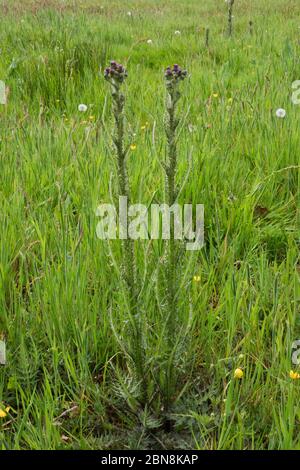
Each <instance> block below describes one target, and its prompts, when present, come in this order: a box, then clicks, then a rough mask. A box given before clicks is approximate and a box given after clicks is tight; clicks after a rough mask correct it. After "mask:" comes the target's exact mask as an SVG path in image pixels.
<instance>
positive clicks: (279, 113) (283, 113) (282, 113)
mask: <svg viewBox="0 0 300 470" xmlns="http://www.w3.org/2000/svg"><path fill="white" fill-rule="evenodd" d="M276 116H277V117H278V118H280V119H283V118H285V116H286V110H285V109H282V108H279V109H277V111H276Z"/></svg>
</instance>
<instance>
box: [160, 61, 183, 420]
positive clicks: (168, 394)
mask: <svg viewBox="0 0 300 470" xmlns="http://www.w3.org/2000/svg"><path fill="white" fill-rule="evenodd" d="M186 76H187V72H186V71H185V70H184V71H182V70H181V68H180V67H179V66H178V65H177V64H175V65H174V66H173V68H171V67H168V68H167V69H166V71H165V79H166V89H167V101H166V110H167V113H166V114H167V115H166V125H165V131H166V136H167V163H166V164H165V165H164V169H165V174H166V183H165V193H166V200H167V203H168V205H169V209H170V208H171V207H172V206H173V204H174V203H175V202H176V199H177V192H178V191H177V185H176V171H177V144H176V130H177V127H178V124H179V119H178V118H177V116H176V106H177V102H178V100H179V99H180V92H179V84H180V82H181V81H182V80H184V79H185V78H186ZM166 276H167V281H166V305H167V346H168V354H172V349H173V344H172V338H173V335H174V321H175V320H176V315H177V302H176V290H177V287H176V246H175V228H174V215H173V212H172V211H170V240H169V242H168V254H167V267H166ZM173 369H174V368H173V367H172V364H169V367H168V368H167V372H166V384H165V385H166V386H165V413H166V415H168V413H169V409H170V405H171V400H172V391H173V383H174V375H173V374H174V370H173Z"/></svg>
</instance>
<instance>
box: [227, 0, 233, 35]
mask: <svg viewBox="0 0 300 470" xmlns="http://www.w3.org/2000/svg"><path fill="white" fill-rule="evenodd" d="M233 5H234V0H228V35H229V36H232V31H233V14H232V13H233Z"/></svg>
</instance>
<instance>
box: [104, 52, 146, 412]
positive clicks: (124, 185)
mask: <svg viewBox="0 0 300 470" xmlns="http://www.w3.org/2000/svg"><path fill="white" fill-rule="evenodd" d="M104 77H105V79H106V80H107V81H109V83H110V84H111V87H112V99H113V115H114V120H115V129H114V137H113V142H114V145H115V149H116V161H117V171H118V185H119V196H121V197H126V198H127V199H126V200H127V211H128V206H129V204H130V185H129V178H128V173H127V166H126V156H127V152H128V149H127V148H126V147H125V143H124V142H125V125H124V106H125V96H124V94H123V93H122V91H121V87H122V84H123V82H124V81H125V79H126V78H127V71H126V70H125V68H124V67H123V66H122V65H121V64H118V63H117V62H115V61H112V62H111V63H110V67H108V68H106V69H105V73H104ZM120 224H122V220H120ZM120 228H121V227H120ZM122 231H123V233H125V234H126V236H125V237H124V239H122V267H121V274H122V277H123V280H124V281H125V285H126V288H127V291H128V300H129V302H128V304H129V310H130V315H131V319H130V320H131V331H130V336H131V338H130V339H131V349H132V350H131V351H130V354H131V357H132V359H133V362H134V364H135V368H136V373H137V376H138V379H139V381H140V383H141V388H142V397H141V401H143V402H144V403H145V401H146V384H145V374H144V350H143V344H142V335H141V328H140V321H139V319H138V289H137V273H136V261H135V253H134V241H133V240H131V239H129V238H128V233H127V232H128V227H127V223H126V225H123V226H122Z"/></svg>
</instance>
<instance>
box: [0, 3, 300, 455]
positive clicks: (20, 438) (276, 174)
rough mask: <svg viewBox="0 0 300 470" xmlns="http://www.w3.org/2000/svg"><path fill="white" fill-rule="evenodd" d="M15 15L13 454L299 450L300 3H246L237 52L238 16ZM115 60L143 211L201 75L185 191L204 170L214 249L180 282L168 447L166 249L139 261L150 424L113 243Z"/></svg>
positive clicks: (1, 269)
mask: <svg viewBox="0 0 300 470" xmlns="http://www.w3.org/2000/svg"><path fill="white" fill-rule="evenodd" d="M2 3H3V11H4V12H5V14H4V16H2V17H1V29H0V44H1V54H0V79H2V80H4V81H5V82H6V84H7V85H8V86H9V87H10V95H9V102H8V105H7V107H5V106H3V105H0V208H1V211H0V227H1V235H0V334H2V335H3V336H4V337H5V338H6V343H7V365H6V366H1V368H0V403H1V404H2V405H3V406H10V407H11V410H10V412H9V415H8V416H7V417H6V418H3V419H0V447H1V448H2V449H77V448H80V449H110V448H119V449H129V448H183V447H184V448H197V449H300V437H299V436H300V434H299V430H300V409H299V390H300V389H299V385H300V383H299V381H297V380H295V381H293V380H291V379H290V378H289V371H290V369H296V370H297V368H296V367H295V366H293V365H292V364H291V345H292V342H293V341H294V340H296V339H298V338H300V322H299V313H300V309H299V301H300V285H299V271H300V261H299V229H300V226H299V202H300V197H299V183H300V173H299V151H300V107H299V106H295V105H293V104H292V102H291V94H292V87H291V85H292V82H293V81H294V80H297V79H300V58H299V57H300V55H299V53H300V29H299V27H300V23H299V14H300V5H299V2H298V1H296V0H264V1H263V2H262V1H261V0H253V1H251V2H249V1H246V0H236V2H235V8H234V34H233V37H232V38H231V39H229V38H228V37H226V30H227V11H226V4H225V2H224V1H222V0H206V1H204V0H203V1H202V0H201V1H200V0H185V1H179V0H165V1H158V0H136V1H126V2H125V1H122V0H114V1H109V0H101V1H100V0H88V1H86V2H80V1H71V0H66V1H64V2H63V1H62V0H61V1H59V0H52V1H50V0H49V1H48V2H47V1H45V2H38V1H34V0H31V1H26V2H24V1H22V2H21V1H17V0H16V1H12V0H7V1H6V0H5V1H4V2H3V1H2ZM128 11H132V16H131V17H129V16H128V15H127V12H128ZM249 20H252V21H253V24H254V26H253V28H254V34H253V36H251V35H250V34H249V26H248V23H249ZM206 27H209V28H210V47H209V50H207V49H206V48H205V46H204V42H205V28H206ZM175 30H180V31H181V35H180V36H175V35H174V31H175ZM148 39H152V41H153V44H147V40H148ZM110 59H116V60H118V61H120V62H122V63H125V64H126V66H127V69H128V73H129V78H128V80H127V83H126V86H125V89H126V96H127V103H126V116H127V130H128V135H129V140H130V142H132V143H135V144H136V146H137V147H136V150H135V151H132V152H131V153H130V157H129V161H128V164H129V172H130V178H131V183H132V192H133V199H134V201H136V202H141V203H144V204H149V203H150V202H151V200H152V198H153V195H155V196H154V197H155V200H156V201H157V202H159V201H162V200H163V187H164V178H163V173H162V171H161V168H160V164H159V160H160V159H162V158H163V157H164V154H165V137H164V130H163V124H164V98H165V91H164V82H163V70H164V68H165V67H166V66H167V65H170V64H173V63H179V64H181V65H182V66H184V67H186V68H187V69H188V70H189V72H190V74H191V76H190V79H189V80H186V81H185V82H184V83H183V87H182V88H183V98H182V100H181V101H180V109H181V111H182V115H183V116H186V118H185V119H184V120H183V126H182V131H181V135H180V140H179V151H180V158H179V170H178V179H179V180H181V179H183V178H184V174H185V172H186V170H187V167H188V160H189V154H190V153H191V155H192V160H193V167H192V171H191V174H190V177H189V180H188V183H187V185H186V186H185V188H184V191H183V192H182V194H181V196H180V202H181V203H186V202H194V203H203V204H204V205H205V239H206V245H205V248H204V249H202V250H201V251H200V252H198V253H194V254H193V255H192V254H191V253H185V254H184V257H183V262H182V266H179V267H178V292H179V318H178V319H177V330H176V332H175V334H174V336H175V337H176V338H177V339H178V344H177V347H176V354H175V358H174V361H175V365H176V374H177V377H178V384H177V393H176V396H175V397H173V398H174V407H173V416H172V418H173V420H174V428H173V430H172V432H171V433H167V432H165V431H164V430H163V428H161V426H160V418H161V416H160V414H161V413H160V411H161V406H162V405H161V393H160V392H161V391H160V383H161V379H162V376H163V371H164V368H165V367H166V366H167V363H168V357H166V354H165V344H164V334H163V329H164V326H165V319H164V310H163V305H162V304H161V302H160V298H159V282H158V281H157V276H156V267H157V266H159V265H160V264H161V256H162V245H161V243H158V242H156V243H152V244H148V243H146V242H140V243H137V246H136V251H137V256H138V268H139V277H140V279H143V280H144V281H145V288H144V291H143V298H142V305H143V308H142V310H141V317H142V322H143V330H144V332H145V334H144V341H145V347H146V360H147V371H148V372H147V374H148V375H147V380H148V391H149V395H152V394H153V400H152V401H151V404H149V406H148V408H146V409H141V408H140V407H139V406H138V402H137V393H136V390H137V385H136V382H135V378H134V375H133V373H132V367H131V363H130V361H128V360H126V354H125V353H124V348H125V349H126V347H127V340H128V335H129V332H128V322H127V310H126V304H125V301H124V295H123V291H122V288H121V281H120V279H119V276H118V273H117V272H116V271H115V269H114V266H113V264H112V261H111V258H110V254H109V249H108V243H107V242H104V241H100V240H99V239H98V238H97V237H96V225H97V223H98V219H97V217H96V215H95V210H96V208H97V206H98V205H99V204H100V203H101V202H109V198H110V196H109V181H110V178H111V174H113V171H114V167H113V164H112V159H111V154H112V145H111V138H110V135H111V131H112V125H113V121H112V117H111V99H110V94H109V88H108V85H107V83H105V81H104V79H103V78H102V72H103V68H104V67H105V66H106V64H107V63H108V62H109V60H110ZM99 69H100V71H101V73H99ZM214 95H215V96H214ZM231 98H232V100H231ZM80 103H86V104H88V105H89V110H88V112H87V113H86V114H82V113H79V112H78V110H77V108H78V104H80ZM280 107H283V108H285V109H286V110H287V117H286V118H285V119H284V120H279V119H277V118H276V116H275V111H276V109H277V108H280ZM90 116H93V118H90ZM146 122H148V123H149V126H148V128H147V129H146V130H142V129H141V127H142V126H143V125H145V123H146ZM112 181H113V184H114V183H115V178H114V177H113V179H112ZM119 245H120V244H119V242H118V241H115V242H113V243H112V244H111V249H112V251H113V253H114V255H115V257H116V259H117V260H119V258H120V247H119ZM145 267H146V269H145ZM194 275H197V276H200V282H195V281H194V280H193V277H194ZM237 367H241V368H242V369H243V370H244V376H243V378H242V380H234V378H233V374H234V370H235V369H236V368H237Z"/></svg>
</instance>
